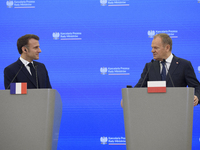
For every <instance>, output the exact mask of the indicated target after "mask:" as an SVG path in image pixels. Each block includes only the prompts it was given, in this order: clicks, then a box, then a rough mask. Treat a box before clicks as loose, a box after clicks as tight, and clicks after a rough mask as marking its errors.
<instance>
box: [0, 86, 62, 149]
mask: <svg viewBox="0 0 200 150" xmlns="http://www.w3.org/2000/svg"><path fill="white" fill-rule="evenodd" d="M61 116H62V101H61V98H60V95H59V93H58V92H57V91H56V90H53V89H28V90H27V95H10V90H0V150H56V149H57V142H58V136H59V128H60V121H61Z"/></svg>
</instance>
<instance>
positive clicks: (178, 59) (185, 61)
mask: <svg viewBox="0 0 200 150" xmlns="http://www.w3.org/2000/svg"><path fill="white" fill-rule="evenodd" d="M173 59H174V61H176V62H180V63H191V62H190V61H189V60H187V59H184V58H180V57H177V56H175V55H174V57H173Z"/></svg>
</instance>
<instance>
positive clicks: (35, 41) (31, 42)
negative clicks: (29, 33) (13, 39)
mask: <svg viewBox="0 0 200 150" xmlns="http://www.w3.org/2000/svg"><path fill="white" fill-rule="evenodd" d="M28 45H29V46H33V47H35V46H39V41H38V40H36V39H29V41H28Z"/></svg>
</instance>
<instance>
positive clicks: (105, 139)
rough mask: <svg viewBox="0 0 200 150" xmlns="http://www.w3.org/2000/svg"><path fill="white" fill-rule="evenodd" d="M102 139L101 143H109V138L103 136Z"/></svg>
mask: <svg viewBox="0 0 200 150" xmlns="http://www.w3.org/2000/svg"><path fill="white" fill-rule="evenodd" d="M100 141H101V144H103V145H105V144H107V141H108V138H107V137H105V136H103V137H101V138H100Z"/></svg>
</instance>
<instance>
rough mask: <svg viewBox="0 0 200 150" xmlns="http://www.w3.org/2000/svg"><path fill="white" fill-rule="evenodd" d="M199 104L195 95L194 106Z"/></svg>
mask: <svg viewBox="0 0 200 150" xmlns="http://www.w3.org/2000/svg"><path fill="white" fill-rule="evenodd" d="M198 102H199V99H198V97H197V96H196V95H194V106H197V105H198Z"/></svg>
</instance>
